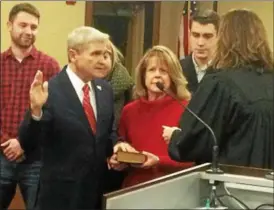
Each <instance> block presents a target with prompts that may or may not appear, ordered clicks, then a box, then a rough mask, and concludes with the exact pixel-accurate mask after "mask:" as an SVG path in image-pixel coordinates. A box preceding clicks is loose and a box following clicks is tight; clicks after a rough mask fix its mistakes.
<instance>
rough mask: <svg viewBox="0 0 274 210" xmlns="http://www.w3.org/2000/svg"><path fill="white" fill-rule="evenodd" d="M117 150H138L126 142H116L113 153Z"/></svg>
mask: <svg viewBox="0 0 274 210" xmlns="http://www.w3.org/2000/svg"><path fill="white" fill-rule="evenodd" d="M118 151H123V152H138V151H136V149H134V147H132V146H131V145H130V144H129V143H127V142H118V143H117V144H115V146H114V148H113V153H117V152H118Z"/></svg>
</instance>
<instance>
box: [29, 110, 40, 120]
mask: <svg viewBox="0 0 274 210" xmlns="http://www.w3.org/2000/svg"><path fill="white" fill-rule="evenodd" d="M42 116H43V111H41V115H40V116H39V117H37V116H35V115H31V117H32V119H33V120H35V121H40V120H41V118H42Z"/></svg>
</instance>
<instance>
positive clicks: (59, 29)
mask: <svg viewBox="0 0 274 210" xmlns="http://www.w3.org/2000/svg"><path fill="white" fill-rule="evenodd" d="M18 2H20V1H2V2H1V51H3V50H5V49H7V48H8V47H9V45H10V37H9V34H8V32H7V27H6V23H7V20H8V14H9V11H10V9H11V8H12V7H13V6H14V5H15V4H17V3H18ZM29 2H30V3H31V4H33V5H34V6H36V7H37V8H38V9H39V11H40V13H41V20H40V26H39V33H38V35H37V41H36V44H35V45H36V47H37V48H39V49H40V50H42V51H44V52H46V53H47V54H49V55H51V56H53V57H55V58H56V59H57V60H58V62H59V63H60V65H61V66H63V65H64V64H66V63H67V55H66V39H67V35H68V33H69V32H70V31H71V30H72V29H73V28H75V27H78V26H81V25H84V17H85V2H84V1H79V2H78V1H77V3H76V4H75V5H74V6H70V5H66V3H65V1H50V2H45V1H44V2H43V1H29Z"/></svg>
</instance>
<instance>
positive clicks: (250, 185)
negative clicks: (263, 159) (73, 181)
mask: <svg viewBox="0 0 274 210" xmlns="http://www.w3.org/2000/svg"><path fill="white" fill-rule="evenodd" d="M210 166H211V164H210V163H205V164H202V165H198V166H195V167H192V168H189V169H185V170H182V171H179V172H176V173H173V174H169V175H166V176H164V177H160V178H158V179H154V180H151V181H149V182H145V183H141V184H139V185H135V186H132V187H129V188H125V189H122V190H119V191H115V192H112V193H108V194H105V195H104V196H103V199H104V206H103V207H104V209H204V208H205V203H206V200H207V198H209V196H210V193H211V192H212V183H218V185H217V190H216V194H217V195H224V194H231V195H233V196H234V197H236V198H238V199H239V200H240V201H242V202H244V203H245V204H246V205H247V206H248V207H249V209H255V208H256V207H257V206H259V205H261V204H264V203H268V204H272V205H273V202H274V201H273V197H274V193H273V189H274V182H273V180H271V179H268V178H267V177H266V176H265V175H266V174H267V173H268V172H270V170H264V169H256V168H247V167H238V166H229V165H220V168H221V169H222V170H223V171H224V174H220V175H216V174H209V173H206V170H207V169H209V168H210ZM221 201H222V203H224V204H225V205H224V206H225V207H227V208H228V209H239V208H242V207H243V206H240V204H239V202H237V201H236V200H235V199H233V198H232V197H231V196H230V197H229V196H224V197H222V198H221ZM225 209H226V208H225ZM263 209H273V207H272V208H269V207H268V208H263Z"/></svg>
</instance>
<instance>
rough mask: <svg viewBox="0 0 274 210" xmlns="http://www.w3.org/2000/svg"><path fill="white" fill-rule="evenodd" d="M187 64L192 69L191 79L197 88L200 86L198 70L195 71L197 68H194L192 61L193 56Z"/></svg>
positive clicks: (190, 70)
mask: <svg viewBox="0 0 274 210" xmlns="http://www.w3.org/2000/svg"><path fill="white" fill-rule="evenodd" d="M187 62H188V66H189V67H190V68H189V75H190V78H191V80H192V82H193V84H194V86H195V87H196V86H198V78H197V73H196V69H195V66H194V63H193V60H192V54H191V55H190V56H189V57H188V59H187Z"/></svg>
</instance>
